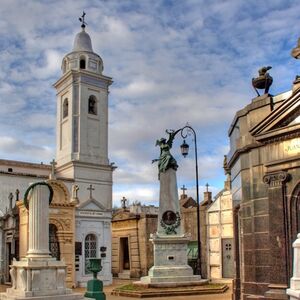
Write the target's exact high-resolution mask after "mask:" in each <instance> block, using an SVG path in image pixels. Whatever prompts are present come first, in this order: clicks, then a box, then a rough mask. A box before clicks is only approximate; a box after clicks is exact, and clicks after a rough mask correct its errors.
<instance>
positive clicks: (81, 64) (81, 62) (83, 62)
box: [79, 56, 85, 69]
mask: <svg viewBox="0 0 300 300" xmlns="http://www.w3.org/2000/svg"><path fill="white" fill-rule="evenodd" d="M79 67H80V69H85V57H84V56H82V57H80V61H79Z"/></svg>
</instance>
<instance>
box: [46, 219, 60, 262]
mask: <svg viewBox="0 0 300 300" xmlns="http://www.w3.org/2000/svg"><path fill="white" fill-rule="evenodd" d="M49 252H50V255H51V256H52V257H56V259H57V260H60V250H59V242H58V238H57V227H56V226H55V225H54V224H49Z"/></svg>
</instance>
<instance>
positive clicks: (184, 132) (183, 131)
mask: <svg viewBox="0 0 300 300" xmlns="http://www.w3.org/2000/svg"><path fill="white" fill-rule="evenodd" d="M167 132H168V130H167ZM179 132H180V134H181V137H182V138H183V143H182V144H181V146H180V149H181V154H182V155H183V157H186V156H187V155H188V152H189V145H188V144H187V143H186V141H185V138H186V137H187V136H188V135H189V133H190V132H192V133H193V135H194V142H195V162H196V164H195V170H196V198H197V199H196V200H197V247H198V255H197V268H196V273H197V275H201V240H200V204H199V182H198V181H199V178H198V152H197V135H196V132H195V130H194V129H193V128H192V127H191V126H190V125H186V126H184V127H182V128H180V129H178V130H176V131H174V136H175V135H176V134H177V133H179Z"/></svg>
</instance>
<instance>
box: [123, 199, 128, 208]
mask: <svg viewBox="0 0 300 300" xmlns="http://www.w3.org/2000/svg"><path fill="white" fill-rule="evenodd" d="M127 201H128V200H127V199H126V198H125V197H123V198H122V199H121V203H122V208H123V209H125V208H126V203H127Z"/></svg>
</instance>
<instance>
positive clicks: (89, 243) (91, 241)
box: [84, 234, 97, 274]
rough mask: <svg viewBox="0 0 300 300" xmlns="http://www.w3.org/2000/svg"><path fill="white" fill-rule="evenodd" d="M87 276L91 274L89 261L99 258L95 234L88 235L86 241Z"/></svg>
mask: <svg viewBox="0 0 300 300" xmlns="http://www.w3.org/2000/svg"><path fill="white" fill-rule="evenodd" d="M84 257H85V268H84V270H85V274H90V273H91V271H90V270H89V259H90V258H96V257H97V238H96V236H95V235H94V234H88V235H87V236H86V238H85V241H84Z"/></svg>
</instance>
